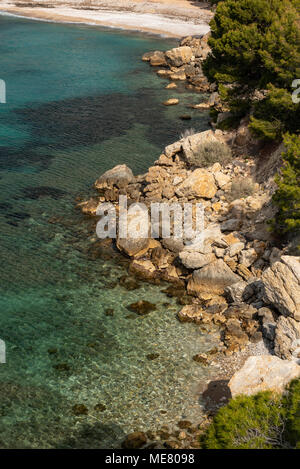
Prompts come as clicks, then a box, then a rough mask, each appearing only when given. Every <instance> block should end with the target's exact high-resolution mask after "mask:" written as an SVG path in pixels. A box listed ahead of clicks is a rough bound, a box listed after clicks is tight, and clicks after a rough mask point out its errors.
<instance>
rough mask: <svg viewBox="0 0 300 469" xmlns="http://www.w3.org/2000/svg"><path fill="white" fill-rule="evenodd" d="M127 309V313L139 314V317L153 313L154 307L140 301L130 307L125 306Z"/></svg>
mask: <svg viewBox="0 0 300 469" xmlns="http://www.w3.org/2000/svg"><path fill="white" fill-rule="evenodd" d="M127 309H129V311H133V312H134V313H137V314H139V315H140V316H144V315H145V314H148V313H150V312H151V311H155V310H156V305H155V304H153V303H150V302H149V301H146V300H140V301H137V302H136V303H132V304H131V305H129V306H127Z"/></svg>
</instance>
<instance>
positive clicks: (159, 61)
mask: <svg viewBox="0 0 300 469" xmlns="http://www.w3.org/2000/svg"><path fill="white" fill-rule="evenodd" d="M142 60H143V61H144V62H150V64H151V65H152V66H153V67H162V66H165V65H167V61H166V57H165V54H164V52H162V51H160V50H156V51H154V52H146V54H144V55H143V57H142Z"/></svg>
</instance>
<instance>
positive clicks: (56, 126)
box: [0, 16, 216, 448]
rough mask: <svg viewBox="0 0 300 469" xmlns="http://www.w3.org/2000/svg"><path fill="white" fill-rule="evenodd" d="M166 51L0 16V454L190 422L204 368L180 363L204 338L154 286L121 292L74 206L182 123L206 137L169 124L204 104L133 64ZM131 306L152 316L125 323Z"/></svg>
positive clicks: (120, 264)
mask: <svg viewBox="0 0 300 469" xmlns="http://www.w3.org/2000/svg"><path fill="white" fill-rule="evenodd" d="M174 44H175V43H174V41H173V40H165V39H162V38H158V37H151V36H147V35H141V34H137V33H136V34H133V33H130V34H129V33H124V32H118V31H111V30H105V29H101V28H96V27H95V28H94V27H87V26H80V25H60V24H52V23H42V22H35V21H31V20H23V19H20V18H11V17H5V16H0V63H1V69H0V70H1V71H0V78H1V79H3V80H5V82H6V86H7V104H0V229H1V235H0V236H1V247H0V262H1V281H0V292H1V298H0V337H1V339H3V340H5V342H6V346H7V363H6V364H0V447H1V448H62V447H74V448H79V447H85V448H94V447H95V448H115V447H118V445H119V444H120V441H121V440H122V438H123V437H124V435H125V434H126V433H128V432H129V431H132V430H135V429H149V428H152V429H155V428H158V427H159V426H160V425H162V424H164V423H169V422H170V421H174V419H179V418H182V417H186V418H190V419H193V420H195V419H198V418H199V416H200V415H201V403H200V404H199V396H198V394H197V388H198V386H199V383H201V382H203V380H206V379H208V377H209V373H210V372H209V370H208V369H206V368H203V367H202V366H201V365H199V364H197V363H195V362H193V360H192V359H191V357H192V356H193V355H194V354H195V353H198V352H200V351H205V350H208V349H210V348H211V347H212V346H213V345H214V343H215V340H216V337H215V336H214V335H207V334H205V333H203V332H201V331H200V330H199V329H197V328H195V327H193V326H192V325H190V324H185V325H183V324H179V323H178V322H177V321H176V319H175V316H176V312H177V311H178V309H179V306H178V305H177V304H176V301H175V299H173V298H168V297H167V296H166V295H165V294H164V293H163V291H162V290H163V289H164V288H165V287H164V286H163V285H156V286H154V285H149V284H146V283H140V284H138V286H137V288H136V289H135V290H132V291H128V290H126V288H124V287H123V286H121V284H120V282H121V283H122V279H123V277H124V276H127V275H128V274H127V267H128V265H127V261H126V260H125V259H123V258H122V257H121V256H120V255H119V254H118V253H115V252H114V251H113V250H109V249H107V248H105V247H102V248H101V246H99V243H97V240H96V238H95V230H94V228H95V227H94V223H93V222H92V221H89V220H86V219H84V218H83V217H82V216H81V215H80V213H78V212H77V211H76V209H75V208H74V207H75V200H76V197H78V196H81V195H82V194H88V192H89V189H90V187H91V185H92V183H93V182H94V180H95V179H96V178H97V177H98V176H99V175H100V174H101V173H102V172H104V171H105V170H106V169H108V168H110V167H112V166H114V165H116V164H119V163H127V164H128V165H129V166H131V167H132V169H133V170H134V172H135V173H136V174H137V173H139V172H143V171H145V170H146V169H147V167H148V166H149V165H150V164H151V163H152V162H153V161H154V160H155V159H157V157H158V156H159V154H160V153H161V150H162V148H163V147H164V145H166V144H168V143H171V142H172V141H175V140H176V138H177V137H178V135H179V133H180V132H182V131H183V130H184V129H186V128H188V127H190V126H191V125H192V126H193V127H194V128H196V129H199V130H202V129H203V130H204V129H206V128H207V119H208V116H207V113H198V114H194V118H193V120H192V121H191V122H183V121H182V120H180V119H179V116H180V115H181V114H186V113H187V109H186V105H187V104H191V103H196V102H199V101H201V100H203V99H204V98H203V97H201V96H200V95H198V96H197V95H195V94H191V93H189V92H187V91H186V90H184V89H183V88H182V89H181V88H179V90H178V91H176V92H175V96H176V97H177V96H178V95H180V96H179V98H180V101H181V104H180V105H179V106H178V107H176V108H165V107H164V106H162V104H161V103H162V101H164V100H165V99H167V98H169V97H172V96H174V90H173V91H166V90H165V89H164V86H165V81H164V80H162V79H159V78H158V77H156V75H155V74H154V73H151V72H150V71H149V68H148V66H147V65H146V64H144V63H143V62H142V61H141V60H140V57H141V55H142V54H143V53H144V52H146V51H148V50H153V49H162V50H163V49H166V48H167V47H172V46H174ZM188 112H189V111H188ZM140 299H145V300H149V301H151V302H153V303H155V304H156V307H157V309H156V311H154V312H152V313H150V314H149V315H148V316H145V317H136V316H135V315H134V314H132V313H130V312H129V311H128V309H127V306H128V305H129V304H130V303H132V302H134V301H137V300H140ZM108 308H109V309H113V310H114V311H113V316H111V315H107V314H106V311H107V309H108ZM151 353H156V354H158V357H157V358H156V359H155V360H152V361H149V360H148V359H147V355H148V354H151ZM76 404H84V405H85V406H86V408H87V409H88V413H87V414H86V415H80V416H78V415H74V412H73V406H74V405H76ZM97 404H101V406H102V407H101V408H102V411H99V406H98V410H95V406H97ZM96 409H97V407H96Z"/></svg>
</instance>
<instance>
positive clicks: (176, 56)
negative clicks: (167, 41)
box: [165, 46, 193, 67]
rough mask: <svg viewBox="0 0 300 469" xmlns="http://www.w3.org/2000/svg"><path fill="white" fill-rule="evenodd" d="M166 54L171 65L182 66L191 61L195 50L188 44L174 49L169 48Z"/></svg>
mask: <svg viewBox="0 0 300 469" xmlns="http://www.w3.org/2000/svg"><path fill="white" fill-rule="evenodd" d="M165 55H166V57H167V60H168V62H169V64H170V65H172V66H173V67H181V66H182V65H185V64H188V63H189V62H190V61H191V59H192V57H193V51H192V49H191V48H190V47H188V46H182V47H175V48H174V49H171V50H168V51H167V52H166V54H165Z"/></svg>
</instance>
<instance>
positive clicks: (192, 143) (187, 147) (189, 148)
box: [182, 130, 220, 164]
mask: <svg viewBox="0 0 300 469" xmlns="http://www.w3.org/2000/svg"><path fill="white" fill-rule="evenodd" d="M219 141H220V140H219V139H218V138H217V137H216V136H215V134H214V132H213V131H212V130H206V131H205V132H200V133H197V134H194V135H190V136H189V137H187V138H185V139H184V140H183V141H182V150H183V154H184V157H185V159H186V161H187V162H188V163H191V164H193V163H194V161H195V159H196V158H195V157H197V155H198V153H199V147H200V146H201V145H203V144H207V143H211V142H219Z"/></svg>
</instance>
